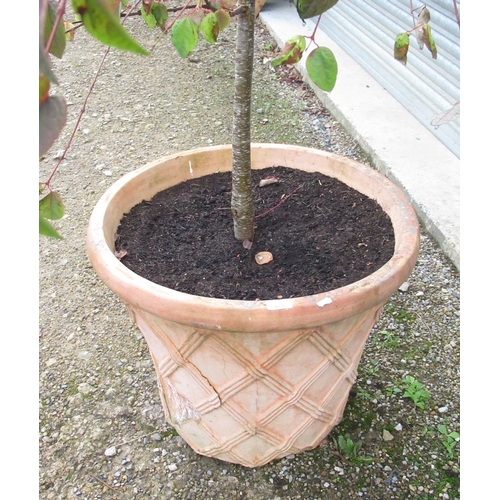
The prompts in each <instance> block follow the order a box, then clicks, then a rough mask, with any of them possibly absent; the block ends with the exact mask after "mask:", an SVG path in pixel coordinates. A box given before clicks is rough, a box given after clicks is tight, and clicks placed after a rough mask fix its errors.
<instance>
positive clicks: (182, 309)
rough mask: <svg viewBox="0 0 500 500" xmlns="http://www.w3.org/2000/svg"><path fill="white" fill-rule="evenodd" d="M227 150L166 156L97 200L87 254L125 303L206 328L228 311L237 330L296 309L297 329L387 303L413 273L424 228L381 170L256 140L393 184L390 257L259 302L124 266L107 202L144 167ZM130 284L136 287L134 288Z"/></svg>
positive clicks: (283, 323)
mask: <svg viewBox="0 0 500 500" xmlns="http://www.w3.org/2000/svg"><path fill="white" fill-rule="evenodd" d="M228 148H229V149H231V145H230V144H229V145H227V144H226V145H216V146H209V147H202V148H194V149H191V150H187V151H182V152H178V153H174V154H171V155H167V156H165V157H163V158H160V159H158V160H155V161H153V162H150V163H147V164H146V165H144V166H142V167H139V168H138V169H136V170H134V171H132V172H129V173H128V174H125V175H124V176H123V177H121V178H120V179H118V180H117V181H116V182H114V183H113V184H112V185H111V186H110V187H109V188H108V189H107V190H106V192H105V193H104V194H103V195H102V196H101V198H100V199H99V200H98V202H97V204H96V205H95V207H94V210H93V212H92V215H91V217H90V220H89V225H88V229H87V241H86V246H87V253H88V256H89V259H90V262H91V264H92V266H93V267H94V269H95V271H96V272H97V274H98V275H99V277H100V278H101V280H102V281H103V282H104V283H105V284H106V285H107V286H108V287H109V288H110V289H111V290H112V291H113V292H115V293H116V294H117V295H119V296H120V298H121V299H122V300H123V301H124V302H126V303H127V304H129V305H131V306H132V307H139V308H140V309H143V310H145V311H147V312H150V313H152V314H156V315H158V316H161V315H162V314H165V311H166V310H168V314H169V317H170V318H171V319H172V321H177V322H182V323H189V324H192V325H194V326H203V327H205V328H208V329H216V330H220V329H226V328H225V327H224V325H222V324H220V321H219V319H220V317H222V315H221V314H219V313H218V311H226V313H228V314H230V315H233V317H232V318H231V325H233V326H232V327H230V328H229V329H230V330H234V323H235V321H236V322H238V323H241V324H239V325H238V329H241V330H243V331H258V330H260V329H263V330H268V329H269V327H268V322H269V320H271V322H272V321H273V320H274V321H275V329H276V328H277V329H280V330H285V329H288V328H289V327H290V324H291V320H289V319H288V317H289V316H290V314H289V312H290V311H291V310H292V309H293V310H294V315H295V316H298V318H295V319H294V320H293V323H294V325H293V326H294V327H296V325H297V319H299V323H300V327H312V326H317V325H318V324H323V323H325V321H326V322H330V321H336V320H338V319H339V318H341V317H346V316H351V315H354V314H357V313H359V312H361V311H362V310H366V309H367V307H366V302H367V301H368V302H371V303H372V306H374V305H377V304H378V305H382V304H384V303H385V302H386V301H387V300H388V299H389V297H390V296H391V295H392V293H393V292H394V291H395V290H396V289H397V288H398V287H399V286H400V285H401V284H402V283H403V282H404V281H405V280H406V278H407V277H408V276H409V274H410V272H411V270H412V269H413V267H414V265H415V263H416V259H417V256H418V249H419V236H420V231H419V223H418V219H417V216H416V214H415V211H414V210H413V207H412V205H411V203H410V201H409V200H408V199H407V198H406V196H405V195H404V194H403V192H402V191H401V190H400V188H398V187H397V186H395V185H394V184H393V183H392V182H391V181H389V180H388V179H387V178H386V177H384V176H383V175H382V174H381V173H379V172H377V171H376V170H374V169H372V168H371V167H368V166H366V165H363V164H361V163H359V162H357V161H355V160H351V159H350V158H346V157H343V156H339V155H337V154H335V153H331V152H328V151H324V150H320V149H315V148H309V147H303V146H294V145H287V144H265V143H252V149H253V150H254V149H257V148H267V149H278V150H279V149H282V148H286V149H287V150H290V149H293V150H297V151H309V152H311V153H313V154H316V155H318V154H320V155H327V156H331V157H334V158H342V159H344V160H347V162H348V163H354V164H356V167H361V170H366V172H367V173H368V175H370V176H372V177H375V178H376V179H377V180H378V181H379V182H381V183H382V184H386V185H387V186H388V187H390V189H391V191H392V196H393V198H394V199H395V201H396V202H397V205H398V209H399V211H400V212H402V213H404V218H405V229H404V231H403V234H402V236H401V238H400V242H399V244H398V245H397V247H396V248H395V252H394V254H393V256H392V257H391V259H390V260H389V261H387V262H386V263H385V264H384V265H383V266H382V267H381V268H379V269H378V270H377V271H375V272H374V273H372V274H370V275H368V276H366V277H365V278H363V279H361V280H359V281H356V282H354V283H351V284H349V285H346V286H344V287H341V288H337V289H334V290H328V291H325V292H320V293H317V294H314V295H307V296H302V297H294V298H290V299H269V300H258V301H245V300H236V299H221V298H212V297H205V296H198V295H191V294H188V293H185V292H180V291H177V290H174V289H171V288H168V287H164V286H162V285H158V284H156V283H154V282H152V281H149V280H147V279H146V278H143V277H142V276H140V275H138V274H136V273H134V272H133V271H131V270H130V269H129V268H127V267H126V266H125V265H124V264H122V263H121V262H120V260H119V259H118V258H117V257H116V256H115V255H114V252H113V251H112V250H111V249H110V248H109V246H108V245H107V243H106V239H105V235H104V228H103V225H104V218H105V216H106V212H107V210H108V206H109V202H110V201H111V200H112V199H113V198H114V197H115V196H116V195H117V193H119V191H120V190H121V189H122V188H123V186H124V185H125V184H127V183H128V182H129V181H130V180H131V179H133V178H135V177H137V176H139V175H141V174H142V173H143V172H144V171H145V170H148V169H150V168H152V167H153V166H155V165H157V164H158V163H163V162H165V161H166V160H168V159H174V158H179V157H182V156H186V155H192V154H202V153H204V152H206V151H214V150H218V149H219V150H222V149H228ZM120 218H121V217H120ZM131 286H133V289H130V287H131ZM199 308H202V310H203V312H202V313H201V314H198V313H197V312H196V311H197V310H198V309H199ZM237 311H242V312H243V315H242V316H241V318H239V319H235V317H234V314H235V313H236V312H237Z"/></svg>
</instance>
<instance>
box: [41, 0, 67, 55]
mask: <svg viewBox="0 0 500 500" xmlns="http://www.w3.org/2000/svg"><path fill="white" fill-rule="evenodd" d="M56 19H57V2H54V1H52V0H51V1H50V2H49V3H48V8H47V13H46V15H45V31H44V41H45V46H47V42H48V40H49V38H50V34H51V33H52V31H53V30H55V34H54V38H53V39H52V43H51V44H50V49H49V52H50V53H51V54H52V55H53V56H56V57H57V58H59V59H61V57H62V56H63V54H64V49H65V48H66V35H65V33H64V23H63V21H62V20H59V23H58V24H57V27H55V28H54V24H55V21H56Z"/></svg>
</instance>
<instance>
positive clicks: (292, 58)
mask: <svg viewBox="0 0 500 500" xmlns="http://www.w3.org/2000/svg"><path fill="white" fill-rule="evenodd" d="M305 49H306V39H305V38H304V37H303V36H300V35H298V36H294V37H292V38H290V39H289V40H287V41H286V42H285V45H284V46H283V50H282V51H281V53H280V54H279V55H278V56H276V57H275V58H274V59H273V60H272V61H271V65H272V66H273V67H276V66H281V65H283V64H295V63H298V62H299V61H300V59H301V58H302V54H303V52H304V50H305Z"/></svg>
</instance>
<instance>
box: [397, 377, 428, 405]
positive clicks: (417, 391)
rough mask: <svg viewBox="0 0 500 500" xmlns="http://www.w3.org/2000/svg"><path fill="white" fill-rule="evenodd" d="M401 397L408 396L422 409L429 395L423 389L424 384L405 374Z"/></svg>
mask: <svg viewBox="0 0 500 500" xmlns="http://www.w3.org/2000/svg"><path fill="white" fill-rule="evenodd" d="M403 389H404V392H403V397H404V398H410V399H411V400H412V401H413V402H414V403H415V406H417V407H418V408H421V409H424V408H425V402H426V401H427V400H428V399H429V398H430V397H431V395H430V393H429V392H427V391H426V390H424V386H423V384H422V383H420V382H419V381H418V380H417V379H415V378H414V377H412V376H411V375H407V376H406V377H405V378H404V380H403Z"/></svg>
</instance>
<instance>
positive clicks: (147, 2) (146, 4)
mask: <svg viewBox="0 0 500 500" xmlns="http://www.w3.org/2000/svg"><path fill="white" fill-rule="evenodd" d="M152 6H153V0H142V9H144V12H145V14H146V15H148V14H151V7H152ZM142 9H141V10H142Z"/></svg>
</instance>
